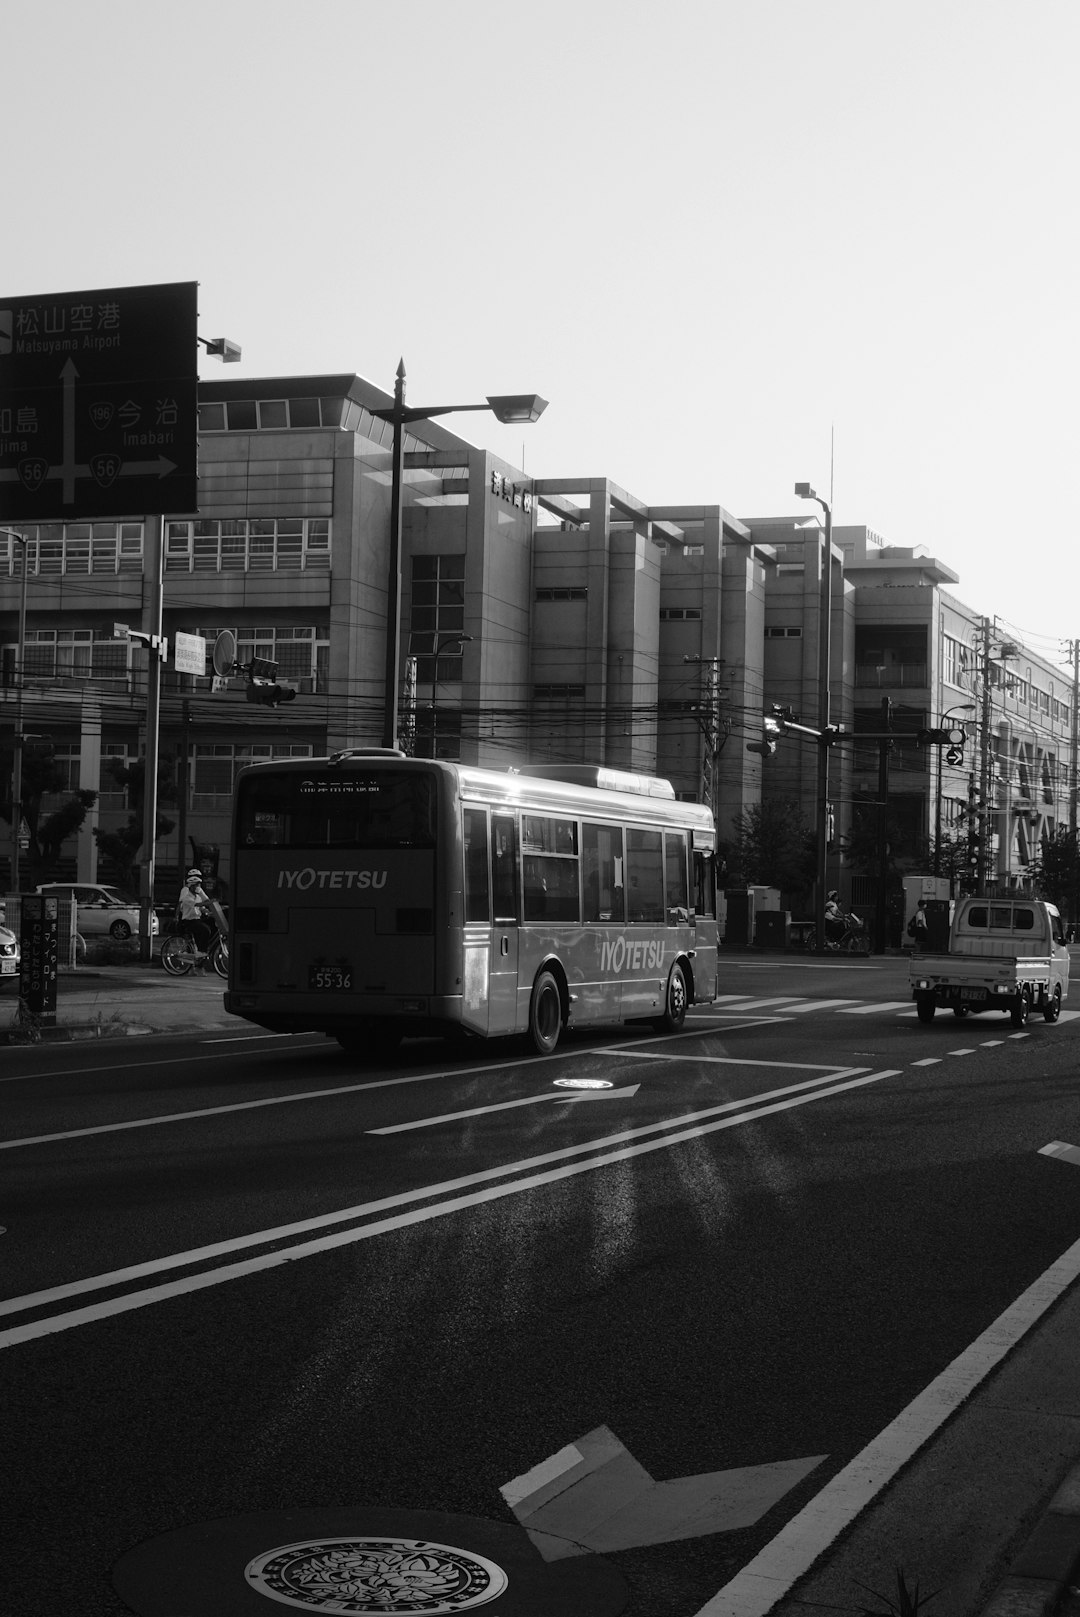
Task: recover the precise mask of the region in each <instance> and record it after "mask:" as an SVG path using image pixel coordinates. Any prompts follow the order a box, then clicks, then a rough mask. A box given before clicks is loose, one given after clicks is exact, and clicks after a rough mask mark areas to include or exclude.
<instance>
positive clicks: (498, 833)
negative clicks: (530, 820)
mask: <svg viewBox="0 0 1080 1617" xmlns="http://www.w3.org/2000/svg"><path fill="white" fill-rule="evenodd" d="M491 903H492V915H493V918H494V919H495V920H496V921H516V920H517V919H518V916H519V914H520V911H519V908H518V874H517V821H516V819H515V818H514V816H513V815H512V814H493V815H492V816H491Z"/></svg>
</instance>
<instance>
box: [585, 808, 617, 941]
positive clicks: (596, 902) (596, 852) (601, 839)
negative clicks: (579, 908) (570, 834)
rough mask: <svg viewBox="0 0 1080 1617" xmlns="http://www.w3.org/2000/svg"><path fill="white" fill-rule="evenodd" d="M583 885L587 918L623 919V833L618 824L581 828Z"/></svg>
mask: <svg viewBox="0 0 1080 1617" xmlns="http://www.w3.org/2000/svg"><path fill="white" fill-rule="evenodd" d="M581 859H582V878H583V882H582V885H583V887H584V898H585V908H584V912H583V916H584V919H585V920H586V921H619V922H621V921H623V920H625V918H626V903H625V898H626V894H625V889H624V887H623V834H622V827H621V826H617V825H590V824H589V823H588V821H586V822H585V824H584V825H583V826H582V827H581Z"/></svg>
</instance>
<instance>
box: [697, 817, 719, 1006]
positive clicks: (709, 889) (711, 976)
mask: <svg viewBox="0 0 1080 1617" xmlns="http://www.w3.org/2000/svg"><path fill="white" fill-rule="evenodd" d="M693 853H694V951H695V952H694V993H695V998H696V999H697V1002H698V1004H699V1005H702V1004H705V1003H706V1002H707V1001H711V1000H714V999H715V998H716V989H717V971H718V959H717V925H716V836H715V833H714V832H712V831H705V832H702V831H698V830H695V831H694V833H693Z"/></svg>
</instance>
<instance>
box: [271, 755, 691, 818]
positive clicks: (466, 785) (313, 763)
mask: <svg viewBox="0 0 1080 1617" xmlns="http://www.w3.org/2000/svg"><path fill="white" fill-rule="evenodd" d="M403 764H404V765H406V766H407V767H408V768H410V769H413V768H425V769H434V770H437V771H439V772H440V773H443V774H448V775H451V776H452V777H453V778H454V779H455V780H456V782H457V787H458V792H459V795H461V796H462V797H471V798H473V799H474V800H475V801H482V802H485V803H488V804H499V803H504V804H506V805H507V807H510V806H511V805H513V804H515V803H520V802H522V801H524V800H527V801H528V802H530V803H533V804H536V806H537V807H538V808H539V807H545V808H549V809H553V810H554V809H558V808H562V809H563V811H564V812H566V813H573V812H578V813H588V812H589V810H590V808H591V809H593V810H594V811H596V812H602V811H603V812H606V813H607V814H609V815H611V816H619V815H621V816H623V817H630V818H634V819H637V818H640V819H649V820H651V821H653V823H654V824H655V823H659V824H661V825H672V826H674V825H683V826H691V827H694V828H695V829H696V830H698V831H705V830H706V829H710V830H711V829H712V827H713V823H714V822H713V816H712V811H711V810H710V809H708V808H706V807H705V806H704V805H703V804H701V803H687V802H684V801H680V800H679V799H677V798H676V796H675V791H674V788H673V787H672V786H671V784H670V782H669V781H666V780H658V779H656V778H655V777H654V776H651V775H634V774H631V773H630V772H629V771H624V770H618V769H606V768H604V767H602V766H598V765H594V764H539V765H534V766H530V765H527V764H523V765H521V766H520V767H518V768H514V769H507V770H506V771H505V772H504V771H502V770H496V769H480V768H475V767H473V766H472V765H470V764H459V763H455V762H452V761H451V760H449V759H445V758H410V757H408V756H407V755H406V754H405V753H402V752H396V751H392V750H391V749H389V748H382V747H370V748H366V747H365V748H361V747H357V748H350V749H348V750H346V751H342V752H338V753H333V754H332V755H331V756H330V757H329V758H273V759H267V760H266V762H265V763H256V764H248V765H246V766H245V767H244V769H243V770H241V771H240V776H241V777H242V776H246V775H248V774H254V773H255V772H257V771H258V772H262V771H265V770H274V771H280V772H282V773H285V774H297V773H302V772H304V771H306V770H311V769H320V770H322V769H326V770H338V769H343V768H348V767H350V766H352V767H358V768H363V767H371V766H372V765H376V766H388V767H394V766H397V767H400V766H401V765H403Z"/></svg>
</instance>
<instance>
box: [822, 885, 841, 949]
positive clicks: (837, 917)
mask: <svg viewBox="0 0 1080 1617" xmlns="http://www.w3.org/2000/svg"><path fill="white" fill-rule="evenodd" d="M843 935H844V912H843V910H842V909H841V908H840V894H839V893H838V892H837V891H836V889H835V887H834V888H833V890H832V892H831V893H830V894H829V896H828V898H827V899H826V901H825V941H826V942H827V943H834V944H836V943H839V942H840V939H841V938H842V937H843Z"/></svg>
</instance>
